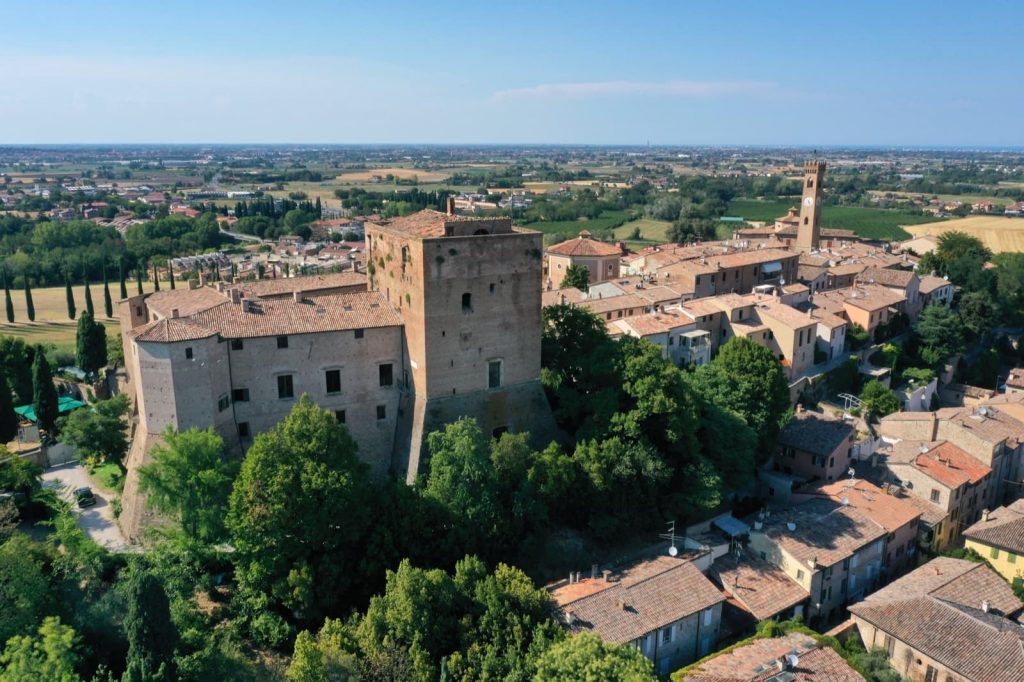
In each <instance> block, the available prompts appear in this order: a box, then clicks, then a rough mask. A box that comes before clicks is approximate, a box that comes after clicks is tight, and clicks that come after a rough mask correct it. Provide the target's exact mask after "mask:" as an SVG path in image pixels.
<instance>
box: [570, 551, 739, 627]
mask: <svg viewBox="0 0 1024 682" xmlns="http://www.w3.org/2000/svg"><path fill="white" fill-rule="evenodd" d="M551 596H552V598H553V599H555V601H556V603H557V604H558V606H559V608H560V609H561V610H562V612H563V613H564V614H566V613H568V612H570V611H571V613H572V615H573V618H574V622H573V624H572V625H571V626H570V629H571V630H572V631H574V632H584V631H586V632H594V633H596V634H597V635H599V636H600V637H601V639H603V640H605V641H606V642H611V643H615V644H621V643H625V642H630V641H632V640H634V639H637V638H638V637H641V636H643V635H645V634H647V633H649V632H652V631H654V630H658V629H659V628H662V627H664V626H666V625H669V624H670V623H674V622H676V621H677V620H681V619H682V618H685V617H686V616H689V615H691V614H694V613H697V612H699V611H702V610H703V609H706V608H709V607H711V606H714V605H715V604H718V603H720V602H724V601H725V596H724V595H723V594H722V593H721V592H720V591H719V590H718V589H717V588H716V587H715V586H714V585H713V584H712V583H711V581H709V580H708V579H707V578H705V577H704V574H703V573H701V572H700V569H699V568H697V567H696V566H694V565H693V563H692V562H690V561H688V560H686V559H680V558H673V557H668V556H661V557H658V558H656V559H652V560H648V561H642V562H639V563H638V564H635V565H632V566H629V567H627V568H625V569H623V572H622V574H621V577H620V578H619V579H618V580H617V581H614V582H605V581H604V580H603V579H602V578H598V579H593V580H592V579H589V578H585V579H583V580H581V581H580V582H578V583H575V584H572V585H567V586H565V587H564V588H561V589H556V590H553V591H552V593H551Z"/></svg>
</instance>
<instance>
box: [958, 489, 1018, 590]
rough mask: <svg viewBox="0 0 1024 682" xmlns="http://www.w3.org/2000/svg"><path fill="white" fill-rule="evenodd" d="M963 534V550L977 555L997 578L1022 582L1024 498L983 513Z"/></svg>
mask: <svg viewBox="0 0 1024 682" xmlns="http://www.w3.org/2000/svg"><path fill="white" fill-rule="evenodd" d="M963 535H964V547H966V548H967V549H973V550H974V551H975V552H977V553H978V554H980V555H981V556H982V558H984V559H985V560H986V561H988V562H989V564H991V565H992V568H994V569H995V570H996V571H998V573H999V575H1001V576H1003V577H1004V578H1006V580H1008V581H1009V582H1011V583H1012V582H1013V581H1014V580H1016V579H1018V578H1022V579H1024V499H1020V500H1017V501H1015V502H1013V503H1012V504H1009V505H1007V506H1005V507H998V508H997V509H993V510H992V511H989V510H987V509H985V510H982V512H981V518H980V519H979V520H978V522H977V523H975V524H974V525H972V526H969V527H968V528H966V529H964V533H963Z"/></svg>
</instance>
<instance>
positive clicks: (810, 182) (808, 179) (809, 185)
mask: <svg viewBox="0 0 1024 682" xmlns="http://www.w3.org/2000/svg"><path fill="white" fill-rule="evenodd" d="M807 187H808V188H810V187H814V180H811V179H810V178H807Z"/></svg>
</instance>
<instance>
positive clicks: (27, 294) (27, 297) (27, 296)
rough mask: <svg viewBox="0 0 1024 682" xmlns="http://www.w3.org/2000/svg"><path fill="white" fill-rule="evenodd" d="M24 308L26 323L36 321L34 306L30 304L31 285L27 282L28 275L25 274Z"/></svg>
mask: <svg viewBox="0 0 1024 682" xmlns="http://www.w3.org/2000/svg"><path fill="white" fill-rule="evenodd" d="M25 308H26V312H27V313H28V321H29V322H35V321H36V306H35V304H33V303H32V285H31V284H30V283H29V281H28V273H27V272H26V273H25Z"/></svg>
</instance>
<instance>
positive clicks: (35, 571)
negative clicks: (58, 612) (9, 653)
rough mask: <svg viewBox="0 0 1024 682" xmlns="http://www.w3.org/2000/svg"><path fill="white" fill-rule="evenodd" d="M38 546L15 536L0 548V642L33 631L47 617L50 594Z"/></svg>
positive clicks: (24, 538) (29, 540)
mask: <svg viewBox="0 0 1024 682" xmlns="http://www.w3.org/2000/svg"><path fill="white" fill-rule="evenodd" d="M48 559H49V558H48V557H46V556H44V555H43V554H42V552H41V545H39V544H37V543H35V542H33V541H32V540H31V539H30V538H29V537H28V536H27V535H24V534H22V533H15V534H14V535H13V536H12V537H11V538H10V539H9V540H8V541H7V542H5V543H3V544H2V545H0V613H3V614H4V615H3V618H0V641H4V642H6V641H7V640H8V639H10V638H11V637H13V636H14V635H20V634H24V633H26V632H30V631H32V630H34V629H35V628H36V626H37V625H38V624H39V623H40V621H42V619H43V616H44V615H45V614H46V613H50V608H51V606H52V599H53V593H52V592H51V589H52V586H51V584H50V578H49V577H48V575H47V573H46V570H45V564H44V561H48Z"/></svg>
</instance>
